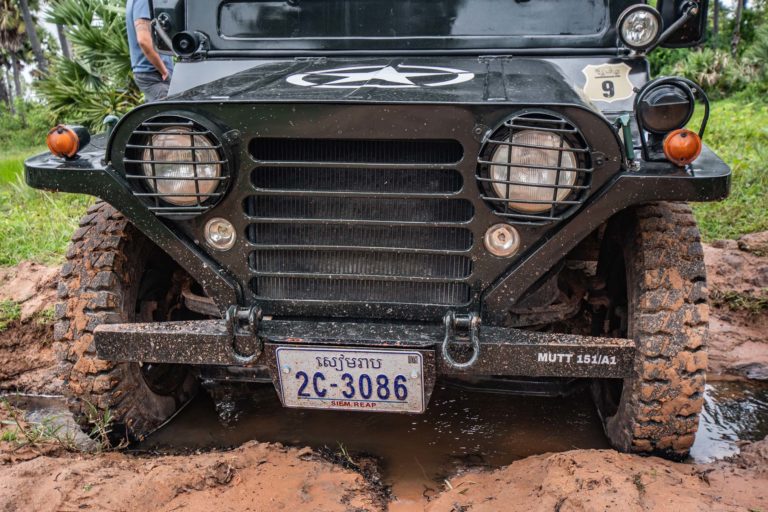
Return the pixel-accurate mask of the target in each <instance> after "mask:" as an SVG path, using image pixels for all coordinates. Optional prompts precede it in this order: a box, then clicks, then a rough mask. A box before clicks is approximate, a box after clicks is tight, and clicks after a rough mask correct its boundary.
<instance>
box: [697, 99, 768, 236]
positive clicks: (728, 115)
mask: <svg viewBox="0 0 768 512" xmlns="http://www.w3.org/2000/svg"><path fill="white" fill-rule="evenodd" d="M704 142H705V143H706V144H707V145H709V146H710V147H711V148H712V149H713V150H714V151H715V152H716V153H717V154H718V155H719V156H720V157H721V158H722V159H723V160H725V162H726V163H728V165H730V166H731V169H732V170H733V181H732V183H731V195H730V197H729V198H728V199H726V200H725V201H722V202H719V203H700V204H696V205H694V212H695V213H696V219H697V220H698V222H699V227H700V228H701V232H702V234H703V235H704V239H705V240H715V239H718V238H738V237H739V236H741V235H744V234H746V233H753V232H755V231H764V230H768V105H766V104H765V103H760V102H754V103H747V102H744V101H738V100H733V99H729V100H722V101H717V102H714V103H713V104H712V113H711V115H710V120H709V125H708V126H707V132H706V133H705V134H704Z"/></svg>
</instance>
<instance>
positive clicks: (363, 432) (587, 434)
mask: <svg viewBox="0 0 768 512" xmlns="http://www.w3.org/2000/svg"><path fill="white" fill-rule="evenodd" d="M766 435H768V385H760V384H744V383H716V384H714V385H710V386H708V391H707V402H706V411H705V413H704V415H703V416H702V425H701V428H700V435H699V436H698V438H697V443H696V445H695V448H694V450H693V452H692V453H693V455H694V457H695V459H694V460H695V461H696V462H708V461H711V460H714V459H718V458H723V457H725V456H730V455H734V454H735V453H737V452H738V443H739V442H740V441H744V440H749V441H752V440H759V439H762V438H763V437H765V436H766ZM249 440H258V441H260V442H280V443H283V444H286V445H293V446H299V447H302V446H310V447H312V448H316V449H323V448H325V449H327V450H330V451H332V452H335V453H337V454H342V456H347V455H348V456H349V457H350V458H352V459H353V460H354V459H355V458H356V457H359V456H361V454H365V455H367V456H372V457H374V458H375V459H377V461H378V466H379V471H380V472H381V475H382V478H383V480H384V483H385V484H387V485H391V486H392V493H393V494H394V496H396V497H397V498H398V499H400V500H406V501H419V500H422V499H424V498H425V497H427V498H429V497H432V496H434V495H436V494H437V493H438V492H439V491H440V490H442V489H443V488H445V480H446V479H450V478H451V477H452V476H453V475H455V474H456V473H458V472H461V471H464V470H468V469H495V468H498V467H502V466H505V465H508V464H510V463H512V462H514V461H516V460H520V459H523V458H525V457H529V456H531V455H537V454H543V453H549V452H563V451H567V450H573V449H601V448H608V442H607V440H606V438H605V436H604V435H603V431H602V428H601V425H600V421H599V418H598V417H597V414H596V412H595V409H594V406H593V404H592V401H591V398H590V395H589V391H588V390H586V389H585V390H581V391H578V392H576V393H574V394H572V395H570V396H567V397H558V398H550V397H526V396H514V395H508V394H499V393H492V392H488V391H487V390H479V389H467V388H463V387H457V386H456V385H454V384H452V383H438V386H437V387H436V389H435V394H434V395H433V397H432V401H431V402H430V404H429V407H428V409H427V412H426V413H425V414H423V415H401V414H388V413H378V414H373V413H368V414H366V413H355V412H339V411H314V410H299V409H285V408H283V407H282V406H281V405H280V401H279V400H278V398H277V396H276V394H275V390H274V388H273V387H272V386H271V385H258V386H254V387H252V388H250V389H249V390H248V392H245V393H243V392H240V393H238V394H237V395H233V396H232V397H231V399H226V400H221V401H218V402H217V403H215V404H214V402H213V401H212V400H211V398H209V397H208V396H207V395H206V394H205V393H201V394H200V395H198V397H197V398H196V399H195V400H194V401H193V402H192V403H190V404H189V406H188V407H187V408H186V409H184V410H183V411H182V412H181V413H180V414H179V415H178V416H177V417H176V418H175V419H174V420H173V421H172V422H171V423H169V424H168V425H167V426H165V427H164V428H163V429H161V430H159V431H157V432H156V433H154V434H153V435H152V436H150V437H149V438H148V439H147V440H145V441H144V442H143V443H142V444H141V445H139V446H137V447H136V449H137V450H138V451H159V452H161V453H179V452H185V451H190V450H201V449H202V450H206V449H216V448H230V447H235V446H239V445H240V444H242V443H244V442H246V441H249Z"/></svg>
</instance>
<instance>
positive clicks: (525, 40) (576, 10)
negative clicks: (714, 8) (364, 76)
mask: <svg viewBox="0 0 768 512" xmlns="http://www.w3.org/2000/svg"><path fill="white" fill-rule="evenodd" d="M156 1H157V2H159V0H156ZM632 3H639V2H638V0H282V1H281V0H219V1H211V0H185V10H186V14H185V16H184V17H185V22H186V23H185V24H186V29H187V30H197V31H200V32H202V33H204V34H205V35H206V36H207V38H208V41H209V45H210V50H211V51H212V52H213V54H214V55H216V54H227V53H230V52H231V53H235V54H236V53H237V52H241V51H256V52H265V53H269V52H275V51H277V52H290V53H301V52H302V51H305V52H315V53H319V52H326V51H334V50H341V51H354V52H367V51H376V52H382V51H384V52H390V51H396V52H398V51H429V52H441V51H443V50H465V51H466V50H468V51H474V50H500V51H504V50H506V49H516V48H517V49H521V48H525V49H557V48H561V49H562V48H581V49H606V48H611V47H613V48H615V47H616V34H615V30H614V24H615V21H616V18H617V17H618V14H619V13H620V12H621V11H622V10H624V8H626V7H627V5H630V4H632Z"/></svg>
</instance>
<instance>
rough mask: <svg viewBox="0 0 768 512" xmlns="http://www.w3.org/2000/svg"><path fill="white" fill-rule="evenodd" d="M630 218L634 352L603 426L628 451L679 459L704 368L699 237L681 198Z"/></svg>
mask: <svg viewBox="0 0 768 512" xmlns="http://www.w3.org/2000/svg"><path fill="white" fill-rule="evenodd" d="M634 217H635V219H634V226H633V229H630V230H629V231H628V233H629V234H628V236H629V238H630V240H627V242H628V243H629V244H630V245H629V251H628V252H626V253H625V254H627V256H626V257H625V263H626V265H627V272H628V273H629V275H630V276H632V282H630V283H628V286H629V287H632V286H634V287H635V288H634V293H631V292H630V294H629V296H630V298H633V304H632V306H631V309H633V313H632V314H631V315H630V322H631V323H632V327H631V330H632V337H633V338H634V339H635V341H636V343H637V350H638V357H636V358H635V368H634V375H633V378H632V379H628V380H627V381H625V388H627V387H629V389H624V392H623V397H622V401H621V403H620V405H619V410H618V412H617V414H616V416H614V417H613V418H611V419H610V420H609V421H608V425H607V428H606V431H607V433H608V435H609V437H610V438H611V441H612V442H613V443H614V444H615V445H617V447H619V448H621V449H624V450H625V451H631V452H635V453H646V454H652V455H660V456H663V457H666V458H671V459H683V458H685V457H687V456H688V452H689V450H690V447H691V446H692V444H693V441H694V437H695V434H696V430H697V428H698V420H699V413H700V412H701V409H702V406H703V405H704V384H705V380H706V370H707V350H706V339H707V331H708V325H709V305H708V302H707V287H706V269H705V266H704V258H703V249H702V246H701V238H700V235H699V230H698V228H697V226H696V221H695V219H694V217H693V213H692V211H691V209H690V207H689V206H688V205H687V204H684V203H655V204H649V205H645V206H642V207H639V208H637V209H635V210H634Z"/></svg>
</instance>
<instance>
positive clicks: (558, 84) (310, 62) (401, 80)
mask: <svg viewBox="0 0 768 512" xmlns="http://www.w3.org/2000/svg"><path fill="white" fill-rule="evenodd" d="M584 63H585V60H582V59H571V60H565V59H562V60H561V61H560V62H557V61H552V60H547V59H537V58H522V57H521V58H515V57H489V58H482V57H480V58H478V57H408V58H382V57H348V58H337V59H326V58H312V59H290V60H247V61H238V60H232V61H221V60H216V61H202V62H198V63H188V64H180V65H178V66H177V69H176V72H175V76H174V78H173V83H172V86H171V96H170V97H169V98H168V101H173V102H179V101H196V102H200V101H206V102H208V101H216V102H222V103H225V102H238V103H241V102H242V103H250V102H258V103H272V102H280V103H283V102H294V103H295V102H312V103H317V102H332V103H339V102H354V103H421V104H430V103H432V104H435V103H453V104H457V103H461V104H478V103H488V102H493V103H514V104H527V105H579V106H582V107H589V108H590V109H593V110H596V109H595V107H594V106H593V105H591V103H590V102H589V100H588V99H586V98H585V97H584V96H583V94H582V93H581V86H582V85H583V76H582V75H581V73H580V71H579V70H580V66H584ZM579 80H581V82H582V84H579Z"/></svg>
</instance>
